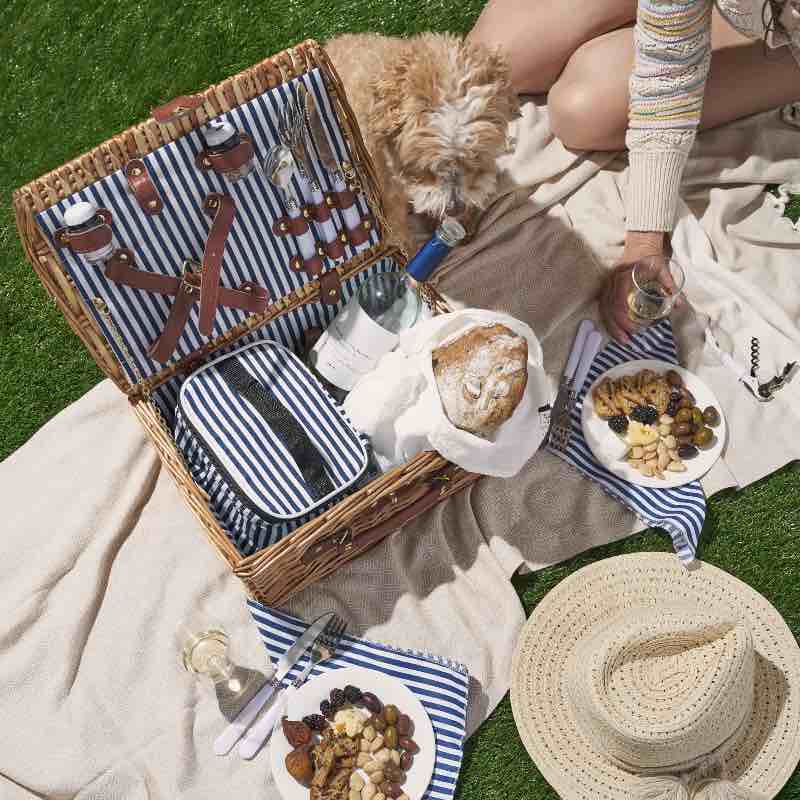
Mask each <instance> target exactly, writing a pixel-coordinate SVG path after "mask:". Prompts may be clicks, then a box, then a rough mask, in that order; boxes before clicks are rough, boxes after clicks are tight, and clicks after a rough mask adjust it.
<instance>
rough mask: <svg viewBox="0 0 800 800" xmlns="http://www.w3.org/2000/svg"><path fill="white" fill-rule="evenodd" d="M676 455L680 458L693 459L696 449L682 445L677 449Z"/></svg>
mask: <svg viewBox="0 0 800 800" xmlns="http://www.w3.org/2000/svg"><path fill="white" fill-rule="evenodd" d="M678 455H679V456H680V457H681V458H694V457H695V456H696V455H697V448H696V447H695V446H694V445H693V444H682V445H681V446H680V447H679V448H678Z"/></svg>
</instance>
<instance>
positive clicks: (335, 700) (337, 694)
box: [331, 689, 347, 709]
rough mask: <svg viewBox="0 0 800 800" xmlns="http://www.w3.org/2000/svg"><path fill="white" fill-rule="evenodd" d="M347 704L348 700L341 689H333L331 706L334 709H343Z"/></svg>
mask: <svg viewBox="0 0 800 800" xmlns="http://www.w3.org/2000/svg"><path fill="white" fill-rule="evenodd" d="M346 702H347V698H346V697H345V696H344V692H343V691H342V690H341V689H331V705H332V706H333V708H335V709H338V708H341V707H342V706H343V705H344V704H345V703H346Z"/></svg>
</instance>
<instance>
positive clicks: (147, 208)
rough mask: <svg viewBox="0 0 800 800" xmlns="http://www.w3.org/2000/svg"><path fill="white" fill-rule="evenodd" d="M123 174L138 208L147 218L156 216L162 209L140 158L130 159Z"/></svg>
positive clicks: (156, 192)
mask: <svg viewBox="0 0 800 800" xmlns="http://www.w3.org/2000/svg"><path fill="white" fill-rule="evenodd" d="M123 172H124V173H125V177H126V178H127V179H128V187H129V188H130V190H131V192H132V193H133V196H134V197H135V198H136V202H137V203H138V204H139V208H141V209H142V211H144V213H145V214H147V215H148V216H153V215H154V214H158V213H159V212H160V211H161V209H162V208H163V207H164V204H163V203H162V202H161V198H160V197H159V195H158V190H157V189H156V187H155V184H154V183H153V181H152V180H151V178H150V173H148V171H147V167H146V166H145V163H144V161H142V159H141V158H132V159H131V160H130V161H129V162H128V163H127V164H126V165H125V166H124V167H123Z"/></svg>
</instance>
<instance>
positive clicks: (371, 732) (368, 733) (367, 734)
mask: <svg viewBox="0 0 800 800" xmlns="http://www.w3.org/2000/svg"><path fill="white" fill-rule="evenodd" d="M361 735H362V736H363V737H364V738H365V739H366V740H367V741H368V742H371V741H372V740H373V739H374V738H375V728H373V727H372V725H367V727H366V728H364V730H363V731H362V732H361Z"/></svg>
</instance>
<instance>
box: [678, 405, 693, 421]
mask: <svg viewBox="0 0 800 800" xmlns="http://www.w3.org/2000/svg"><path fill="white" fill-rule="evenodd" d="M691 421H692V410H691V409H690V408H679V409H678V413H677V414H676V415H675V422H679V423H680V422H691Z"/></svg>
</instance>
